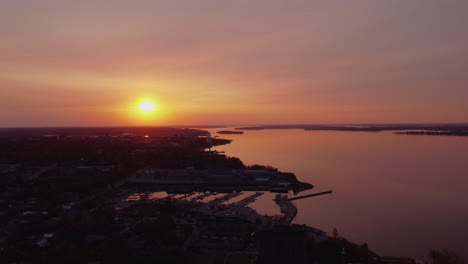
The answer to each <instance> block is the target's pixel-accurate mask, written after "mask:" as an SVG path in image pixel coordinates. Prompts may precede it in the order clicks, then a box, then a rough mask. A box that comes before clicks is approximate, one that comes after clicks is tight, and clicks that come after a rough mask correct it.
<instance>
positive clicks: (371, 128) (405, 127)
mask: <svg viewBox="0 0 468 264" xmlns="http://www.w3.org/2000/svg"><path fill="white" fill-rule="evenodd" d="M235 129H236V130H265V129H303V130H306V131H348V132H382V131H397V132H395V134H405V135H437V136H468V124H354V125H307V124H306V125H262V126H250V127H238V128H235Z"/></svg>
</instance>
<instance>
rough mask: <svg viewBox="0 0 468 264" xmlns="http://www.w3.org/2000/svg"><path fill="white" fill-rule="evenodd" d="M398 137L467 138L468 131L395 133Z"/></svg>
mask: <svg viewBox="0 0 468 264" xmlns="http://www.w3.org/2000/svg"><path fill="white" fill-rule="evenodd" d="M395 134H397V135H409V136H459V137H467V136H468V131H424V130H422V131H399V132H395Z"/></svg>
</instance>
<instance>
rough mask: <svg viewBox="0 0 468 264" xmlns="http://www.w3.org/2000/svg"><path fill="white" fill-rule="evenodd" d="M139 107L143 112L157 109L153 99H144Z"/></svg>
mask: <svg viewBox="0 0 468 264" xmlns="http://www.w3.org/2000/svg"><path fill="white" fill-rule="evenodd" d="M138 109H140V111H141V112H143V113H151V112H153V111H154V110H156V106H155V104H154V103H153V102H152V101H151V100H147V99H146V100H142V101H140V103H139V104H138Z"/></svg>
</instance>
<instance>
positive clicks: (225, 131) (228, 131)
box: [216, 130, 244, 135]
mask: <svg viewBox="0 0 468 264" xmlns="http://www.w3.org/2000/svg"><path fill="white" fill-rule="evenodd" d="M216 133H218V134H236V135H241V134H244V132H243V131H239V130H238V131H232V130H221V131H218V132H216Z"/></svg>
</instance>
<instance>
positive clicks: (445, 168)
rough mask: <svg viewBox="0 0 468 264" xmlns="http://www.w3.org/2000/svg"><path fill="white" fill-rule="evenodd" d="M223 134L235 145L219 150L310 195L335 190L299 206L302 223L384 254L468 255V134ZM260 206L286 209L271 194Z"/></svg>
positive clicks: (271, 211)
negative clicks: (267, 169)
mask: <svg viewBox="0 0 468 264" xmlns="http://www.w3.org/2000/svg"><path fill="white" fill-rule="evenodd" d="M210 131H213V132H214V131H217V129H210ZM214 135H215V134H213V136H214ZM219 136H220V137H221V138H229V139H233V140H234V141H233V142H232V143H231V144H229V145H224V146H219V147H216V148H215V149H216V150H218V151H225V152H226V155H228V156H233V157H239V158H240V159H241V160H242V161H243V162H244V163H245V164H246V165H252V164H262V165H271V166H274V167H277V168H279V169H280V170H281V171H287V172H293V173H294V174H296V176H297V178H298V179H299V180H300V181H305V182H309V183H311V184H313V185H314V186H315V188H314V189H312V190H309V191H307V192H305V193H313V192H319V191H326V190H333V194H331V195H325V196H319V197H314V198H309V199H303V200H298V201H295V202H294V203H295V204H296V206H297V207H298V209H299V213H298V215H297V217H296V219H295V220H294V222H295V223H298V224H307V225H309V226H312V227H316V228H319V229H322V230H324V231H325V232H327V233H329V234H331V233H332V230H333V228H336V229H337V230H338V232H339V234H340V235H341V236H343V237H345V238H347V239H348V240H350V241H353V242H356V243H359V244H361V243H364V242H366V243H368V244H369V248H370V249H371V250H373V251H375V252H376V253H377V254H379V255H384V256H408V257H415V258H419V259H427V254H428V252H429V249H431V248H436V249H439V248H448V249H451V250H454V251H456V252H457V253H458V254H459V255H461V256H463V257H465V258H468V137H450V136H407V135H395V134H393V133H392V132H337V131H336V132H335V131H304V130H298V129H282V130H253V131H245V133H244V134H243V135H219ZM272 196H273V195H272ZM272 196H271V197H272ZM253 207H254V208H255V209H257V210H258V211H260V212H261V213H269V214H277V213H278V212H279V211H278V209H277V208H276V205H275V204H274V202H273V201H271V199H266V198H265V197H263V199H261V200H259V201H258V202H256V203H255V205H253Z"/></svg>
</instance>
